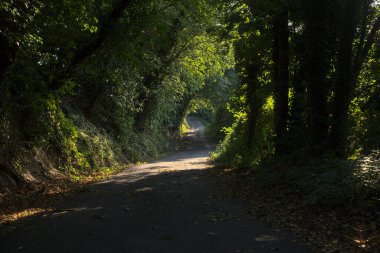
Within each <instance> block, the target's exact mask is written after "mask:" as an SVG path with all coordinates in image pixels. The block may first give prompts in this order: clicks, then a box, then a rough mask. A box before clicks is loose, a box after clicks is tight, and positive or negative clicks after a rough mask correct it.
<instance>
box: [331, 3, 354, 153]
mask: <svg viewBox="0 0 380 253" xmlns="http://www.w3.org/2000/svg"><path fill="white" fill-rule="evenodd" d="M358 7H359V0H347V6H346V11H345V16H344V20H343V27H342V29H341V32H340V35H339V46H338V60H337V67H336V68H337V69H336V81H335V87H334V93H335V97H334V104H333V118H332V129H331V147H332V150H334V151H335V152H336V154H337V155H338V156H343V155H344V150H345V143H346V136H347V129H348V126H347V121H348V108H349V105H350V101H351V96H352V92H353V88H354V86H353V76H352V67H353V66H352V58H353V45H352V43H353V41H354V37H355V30H356V19H357V14H358V12H357V9H358Z"/></svg>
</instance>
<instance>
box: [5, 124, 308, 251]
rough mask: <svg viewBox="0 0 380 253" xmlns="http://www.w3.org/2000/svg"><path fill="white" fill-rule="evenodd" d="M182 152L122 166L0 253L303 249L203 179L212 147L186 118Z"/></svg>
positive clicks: (33, 221) (15, 235)
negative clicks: (112, 175) (188, 129)
mask: <svg viewBox="0 0 380 253" xmlns="http://www.w3.org/2000/svg"><path fill="white" fill-rule="evenodd" d="M190 125H191V127H192V130H191V132H190V133H189V134H188V137H187V139H186V143H187V144H186V147H185V149H184V150H183V151H180V152H178V153H176V154H173V155H171V156H169V157H167V158H166V159H163V160H160V161H157V162H152V163H149V164H145V165H141V166H135V167H131V168H128V169H126V170H125V171H124V172H123V173H121V174H119V175H117V176H115V177H113V178H112V179H110V180H108V181H105V182H102V183H97V184H94V185H93V186H91V187H90V188H89V190H88V191H85V192H82V193H78V194H76V195H75V196H73V197H71V198H70V199H69V200H67V201H66V203H64V204H62V205H61V206H60V207H59V209H58V210H59V211H56V212H53V213H51V214H48V215H45V216H40V217H34V218H30V219H29V220H28V221H27V222H26V223H25V225H24V226H23V227H22V228H20V229H18V230H17V231H14V232H12V233H11V234H9V235H7V236H6V237H3V238H0V252H1V253H8V252H36V253H37V252H38V253H43V252H65V253H72V252H81V253H82V252H93V253H94V252H128V253H129V252H131V253H132V252H136V253H140V252H141V253H144V252H165V253H166V252H168V253H171V252H173V253H174V252H176V253H177V252H178V253H181V252H194V253H214V252H215V253H217V252H225V253H237V252H242V253H243V252H289V253H298V252H309V251H308V250H307V249H306V248H305V247H303V246H302V245H300V244H299V243H296V242H294V238H293V237H292V235H291V234H290V233H288V232H286V231H282V230H280V229H278V228H275V227H272V226H268V225H266V224H264V223H262V222H260V221H252V219H251V218H250V216H249V215H248V214H247V209H246V208H245V207H244V205H243V204H242V203H240V202H239V201H236V200H234V199H230V198H229V197H227V196H226V195H225V194H223V192H222V191H220V189H219V190H218V186H217V185H215V183H213V182H212V181H211V179H210V177H208V176H207V173H209V170H208V169H209V168H210V165H208V163H207V161H208V156H209V152H210V151H212V146H209V145H207V143H206V142H205V140H204V138H203V135H204V134H203V132H204V127H203V125H202V124H201V123H200V122H199V121H196V120H194V119H192V120H190Z"/></svg>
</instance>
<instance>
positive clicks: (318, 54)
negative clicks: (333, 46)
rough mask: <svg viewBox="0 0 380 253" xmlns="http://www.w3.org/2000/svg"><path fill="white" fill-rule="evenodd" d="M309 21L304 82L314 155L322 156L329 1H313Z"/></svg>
mask: <svg viewBox="0 0 380 253" xmlns="http://www.w3.org/2000/svg"><path fill="white" fill-rule="evenodd" d="M308 7H309V8H310V9H309V14H308V17H307V20H306V26H305V36H306V48H307V49H306V57H305V81H306V85H307V92H308V93H307V96H308V120H307V121H308V122H307V124H308V131H309V133H308V139H309V145H310V146H309V149H310V152H311V154H312V155H317V156H319V155H321V154H322V153H323V151H324V148H325V145H326V139H327V137H328V111H327V92H328V81H327V75H328V72H329V53H328V46H329V42H330V41H329V22H328V20H329V0H310V1H309V5H308Z"/></svg>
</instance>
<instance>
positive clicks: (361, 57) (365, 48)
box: [352, 17, 380, 84]
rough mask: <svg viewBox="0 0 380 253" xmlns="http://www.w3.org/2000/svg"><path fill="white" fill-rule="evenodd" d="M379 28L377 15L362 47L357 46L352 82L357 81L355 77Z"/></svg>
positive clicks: (379, 22)
mask: <svg viewBox="0 0 380 253" xmlns="http://www.w3.org/2000/svg"><path fill="white" fill-rule="evenodd" d="M379 30H380V17H377V18H376V20H375V22H374V24H373V26H372V29H371V30H370V32H369V34H368V36H367V40H366V42H365V43H363V45H362V47H359V49H358V51H357V54H356V56H355V61H354V66H353V68H352V69H353V70H352V73H353V74H352V75H353V77H352V79H353V82H354V84H355V83H356V82H357V79H358V77H359V75H360V71H361V70H362V68H363V64H364V62H365V60H366V58H367V56H368V53H369V51H370V50H371V48H372V46H373V43H374V42H375V39H376V36H377V34H378V32H379Z"/></svg>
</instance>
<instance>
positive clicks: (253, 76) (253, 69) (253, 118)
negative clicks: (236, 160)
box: [246, 63, 262, 150]
mask: <svg viewBox="0 0 380 253" xmlns="http://www.w3.org/2000/svg"><path fill="white" fill-rule="evenodd" d="M247 71H248V73H247V80H246V81H247V105H248V116H247V133H246V134H247V137H246V141H247V148H248V149H249V150H252V148H253V145H254V140H255V135H256V128H257V119H258V117H259V114H260V109H261V107H262V105H261V103H260V98H259V97H258V95H257V92H258V89H259V80H258V73H259V66H257V63H251V64H249V65H248V68H247Z"/></svg>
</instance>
